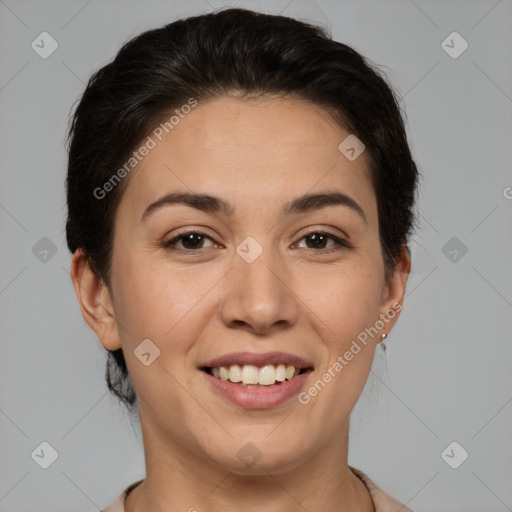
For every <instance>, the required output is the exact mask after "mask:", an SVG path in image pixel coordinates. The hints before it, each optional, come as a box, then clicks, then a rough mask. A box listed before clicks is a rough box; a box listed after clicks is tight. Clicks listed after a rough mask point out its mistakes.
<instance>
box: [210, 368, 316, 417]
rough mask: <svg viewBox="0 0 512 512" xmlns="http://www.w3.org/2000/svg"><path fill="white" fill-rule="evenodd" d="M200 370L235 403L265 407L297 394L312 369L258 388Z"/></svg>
mask: <svg viewBox="0 0 512 512" xmlns="http://www.w3.org/2000/svg"><path fill="white" fill-rule="evenodd" d="M200 372H201V373H202V374H203V375H204V376H205V377H206V378H207V380H208V382H210V385H211V386H212V387H213V389H214V390H215V391H217V392H218V393H220V394H221V395H222V396H224V397H225V398H227V399H228V400H231V402H233V403H234V404H236V405H238V406H240V407H245V408H247V409H265V408H268V407H275V406H277V405H280V404H282V403H283V402H285V401H286V400H288V399H290V398H291V397H292V396H294V395H296V394H297V393H298V392H299V391H300V389H301V388H302V386H303V385H304V382H305V381H306V379H307V378H308V377H309V374H310V373H312V370H308V371H306V372H304V373H301V374H300V375H297V376H296V377H294V378H293V379H292V380H285V381H283V382H282V383H281V384H276V385H273V386H261V387H257V388H256V387H254V388H246V387H242V386H239V385H238V384H233V383H232V382H229V381H225V380H221V379H217V378H216V377H214V376H213V375H210V374H209V373H207V372H205V371H203V370H200Z"/></svg>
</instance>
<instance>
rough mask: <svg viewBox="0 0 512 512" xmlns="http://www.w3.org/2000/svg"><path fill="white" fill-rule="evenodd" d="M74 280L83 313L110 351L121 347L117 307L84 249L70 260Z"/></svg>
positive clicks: (76, 252) (77, 251) (78, 250)
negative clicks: (90, 263)
mask: <svg viewBox="0 0 512 512" xmlns="http://www.w3.org/2000/svg"><path fill="white" fill-rule="evenodd" d="M71 280H72V281H73V287H74V288H75V293H76V296H77V298H78V302H79V304H80V309H81V310H82V316H83V317H84V319H85V321H86V322H87V323H88V324H89V327H90V328H91V329H92V330H93V331H94V332H95V333H96V336H98V339H99V340H100V342H101V344H102V345H103V346H104V347H105V348H106V349H107V350H116V349H118V348H121V339H120V337H119V332H118V329H117V324H116V319H115V315H114V307H113V305H112V301H111V298H110V293H109V290H108V287H107V285H106V284H105V282H104V281H102V280H101V279H99V278H98V277H97V276H96V274H95V273H94V272H93V271H92V269H91V267H90V266H89V262H88V260H87V258H86V256H85V254H84V252H83V250H82V249H77V250H76V251H75V253H74V254H73V257H72V259H71Z"/></svg>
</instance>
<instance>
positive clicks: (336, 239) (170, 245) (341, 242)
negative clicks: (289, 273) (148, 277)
mask: <svg viewBox="0 0 512 512" xmlns="http://www.w3.org/2000/svg"><path fill="white" fill-rule="evenodd" d="M187 235H200V236H201V237H204V238H209V239H210V240H212V238H211V237H210V236H208V235H207V234H206V233H203V232H201V231H196V230H191V231H184V232H183V233H179V234H178V235H176V236H175V237H174V238H173V239H171V240H167V241H165V242H163V243H162V247H163V248H164V249H166V250H168V251H178V252H185V253H189V254H190V253H194V254H196V253H197V252H198V251H201V250H204V249H200V248H199V249H178V248H176V247H173V244H175V243H176V242H178V241H180V240H181V239H182V238H185V237H186V236H187ZM311 235H322V236H324V237H327V238H330V239H331V240H333V241H334V242H336V243H337V244H338V245H337V247H336V246H334V247H329V248H327V249H306V250H307V251H309V252H313V253H323V254H326V253H331V252H333V251H339V250H343V249H352V247H353V246H352V245H350V244H349V243H348V242H347V241H346V240H343V239H342V238H339V237H337V236H335V235H333V234H331V233H327V232H325V231H310V232H309V233H306V234H304V235H303V236H302V237H301V239H300V240H299V241H301V240H303V239H304V238H308V237H309V236H311ZM212 242H213V240H212Z"/></svg>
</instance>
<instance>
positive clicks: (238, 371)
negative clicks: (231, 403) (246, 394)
mask: <svg viewBox="0 0 512 512" xmlns="http://www.w3.org/2000/svg"><path fill="white" fill-rule="evenodd" d="M229 380H230V381H231V382H242V368H240V366H239V365H237V364H234V365H233V366H231V367H230V368H229Z"/></svg>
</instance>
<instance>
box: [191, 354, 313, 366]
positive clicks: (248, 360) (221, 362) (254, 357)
mask: <svg viewBox="0 0 512 512" xmlns="http://www.w3.org/2000/svg"><path fill="white" fill-rule="evenodd" d="M233 364H239V365H240V366H243V365H246V364H250V365H253V366H263V365H265V364H286V365H293V366H295V368H312V367H313V365H312V364H311V363H310V362H309V361H307V360H306V359H303V358H302V357H299V356H295V355H293V354H287V353H285V352H265V353H263V354H256V353H254V352H233V353H232V354H225V355H223V356H220V357H216V358H215V359H212V360H210V361H207V362H206V363H204V364H202V365H200V367H201V368H217V367H219V366H231V365H233Z"/></svg>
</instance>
